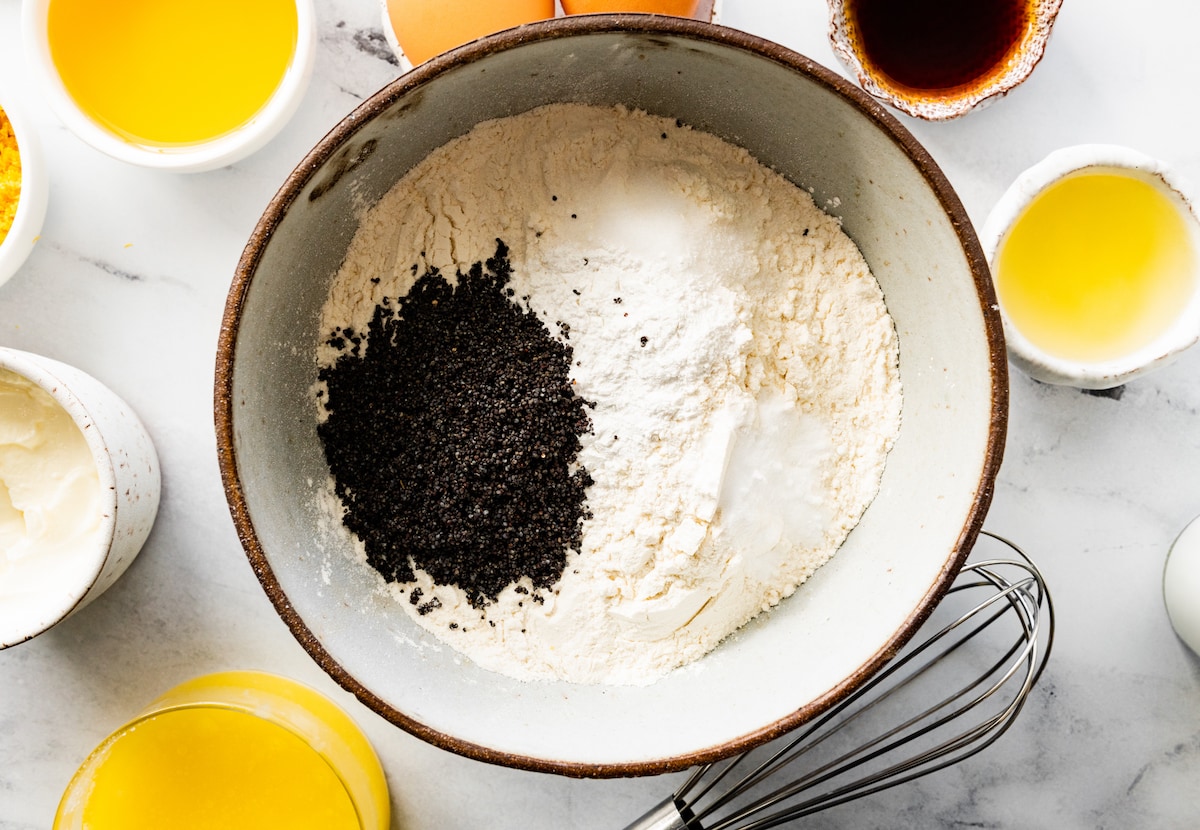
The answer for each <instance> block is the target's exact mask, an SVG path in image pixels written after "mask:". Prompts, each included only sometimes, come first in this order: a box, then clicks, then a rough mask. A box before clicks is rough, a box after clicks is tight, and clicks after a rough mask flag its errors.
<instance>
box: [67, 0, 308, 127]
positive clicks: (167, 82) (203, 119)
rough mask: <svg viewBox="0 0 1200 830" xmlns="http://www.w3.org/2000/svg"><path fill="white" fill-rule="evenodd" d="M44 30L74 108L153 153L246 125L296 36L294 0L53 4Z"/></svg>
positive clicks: (271, 88) (72, 0) (278, 76)
mask: <svg viewBox="0 0 1200 830" xmlns="http://www.w3.org/2000/svg"><path fill="white" fill-rule="evenodd" d="M47 25H48V32H49V40H50V54H51V57H52V58H53V60H54V64H55V66H56V67H57V68H58V72H59V75H60V77H61V78H62V81H63V84H64V85H65V86H66V88H67V92H69V93H70V95H71V97H72V98H74V99H75V102H76V103H77V104H78V105H79V107H80V108H81V109H82V110H83V111H84V112H86V113H88V114H89V115H90V116H91V117H92V118H93V119H94V120H95V121H97V122H99V123H100V124H102V125H104V126H105V127H107V128H108V129H109V130H111V131H112V132H114V133H116V134H117V135H119V136H121V137H123V138H125V139H127V140H130V141H134V142H137V143H142V144H150V145H155V146H175V145H187V144H195V143H198V142H203V141H208V140H210V139H213V138H216V137H219V136H221V135H224V134H226V133H229V132H231V131H233V130H235V129H237V128H238V127H240V126H242V125H243V124H245V123H246V122H247V121H249V120H250V119H251V118H253V117H254V115H255V114H256V113H258V111H259V110H260V109H262V108H263V106H264V105H265V104H266V103H267V101H268V99H270V97H271V95H272V94H273V93H274V92H275V89H276V88H277V87H278V86H279V83H280V81H281V80H282V79H283V76H284V73H285V72H286V71H287V68H288V65H289V63H290V62H291V59H292V55H293V53H294V52H295V50H296V41H297V30H298V21H297V15H296V5H295V0H51V2H50V8H49V18H48V23H47Z"/></svg>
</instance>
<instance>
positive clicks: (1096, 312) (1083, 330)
mask: <svg viewBox="0 0 1200 830" xmlns="http://www.w3.org/2000/svg"><path fill="white" fill-rule="evenodd" d="M993 265H994V270H995V275H994V276H995V280H996V292H997V294H998V295H999V298H1000V303H1001V305H1002V306H1003V308H1004V312H1005V314H1006V315H1007V316H1008V319H1009V321H1010V322H1011V324H1012V325H1013V326H1015V327H1016V328H1017V329H1018V330H1019V331H1020V332H1021V333H1022V334H1023V335H1024V336H1025V337H1026V338H1027V339H1028V340H1029V342H1031V343H1032V344H1033V345H1035V346H1037V347H1038V348H1040V349H1042V350H1043V351H1045V352H1046V353H1047V354H1050V355H1054V356H1057V357H1060V358H1064V359H1068V360H1074V361H1081V362H1087V363H1092V362H1100V361H1106V360H1113V359H1117V358H1120V357H1123V356H1125V355H1128V354H1131V353H1132V352H1134V351H1137V350H1138V349H1140V348H1143V347H1145V346H1147V345H1149V344H1150V343H1151V342H1152V341H1153V340H1154V339H1155V338H1156V337H1157V336H1159V335H1160V334H1162V333H1163V332H1164V331H1165V330H1166V329H1167V328H1168V327H1169V326H1170V325H1171V324H1172V323H1173V322H1174V321H1175V320H1176V319H1177V318H1178V316H1179V313H1180V311H1181V310H1182V309H1183V307H1184V305H1185V304H1186V303H1187V302H1188V301H1189V300H1190V299H1191V297H1192V294H1193V293H1194V291H1195V287H1196V251H1195V247H1194V244H1193V241H1192V234H1191V230H1190V228H1189V225H1188V221H1187V220H1186V219H1185V217H1184V216H1183V215H1182V214H1181V208H1180V207H1178V206H1177V205H1176V204H1175V203H1174V202H1172V201H1171V199H1169V198H1168V197H1167V196H1166V195H1165V194H1164V193H1163V192H1162V191H1160V190H1159V189H1158V188H1157V187H1155V186H1154V185H1153V184H1150V183H1149V182H1147V181H1144V180H1143V179H1140V178H1137V177H1135V176H1132V175H1127V174H1124V173H1122V172H1107V171H1106V172H1093V171H1087V172H1080V173H1075V174H1072V175H1069V176H1067V177H1065V178H1063V179H1061V180H1059V181H1057V182H1055V183H1054V184H1052V185H1050V186H1049V187H1047V188H1046V189H1045V190H1044V191H1042V193H1040V194H1039V195H1038V196H1037V197H1035V198H1034V200H1033V201H1032V202H1031V203H1030V204H1029V205H1028V206H1027V207H1026V208H1025V210H1024V211H1023V212H1022V213H1021V215H1020V216H1018V217H1017V220H1016V222H1015V223H1013V226H1012V228H1011V229H1010V230H1009V232H1008V234H1007V235H1006V236H1005V238H1004V240H1003V241H1002V242H1001V246H1000V249H999V252H998V254H997V256H996V258H995V262H994V263H993Z"/></svg>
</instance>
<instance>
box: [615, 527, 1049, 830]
mask: <svg viewBox="0 0 1200 830" xmlns="http://www.w3.org/2000/svg"><path fill="white" fill-rule="evenodd" d="M984 536H985V537H987V538H988V539H991V540H994V541H995V542H998V543H1000V544H1001V545H1004V546H1006V547H1007V548H1008V549H1009V553H1010V554H1012V556H1011V557H1010V558H989V559H981V560H979V561H974V562H968V563H967V564H966V565H964V566H963V567H962V569H961V570H960V572H959V575H958V577H957V578H956V580H955V582H954V583H953V584H952V586H951V587H950V589H949V591H948V592H947V595H946V598H945V599H943V601H942V603H941V605H940V606H939V609H938V612H943V611H944V612H946V613H954V611H953V610H952V609H951V607H950V606H952V605H954V604H959V603H960V601H965V598H967V597H971V598H973V597H974V596H976V595H979V594H980V592H985V593H984V594H983V596H982V598H980V599H977V600H975V601H974V602H973V604H970V605H969V606H967V607H966V608H965V610H961V611H959V612H958V613H957V616H955V617H953V618H952V619H951V620H950V621H949V622H946V623H944V624H942V625H941V627H940V628H937V629H936V630H934V631H933V633H931V634H928V635H927V636H924V637H918V638H915V639H914V640H913V641H912V642H910V643H909V644H908V645H907V646H905V648H904V649H902V650H901V651H900V652H899V653H898V654H897V656H895V657H894V658H893V659H892V660H891V661H890V662H889V663H888V664H887V665H886V666H885V667H884V668H883V669H881V670H880V671H878V672H877V673H876V674H875V675H874V676H873V677H871V678H870V679H869V680H868V681H867V682H866V683H864V684H863V685H862V686H860V687H859V688H858V689H856V690H855V691H854V692H853V693H851V694H850V695H848V696H847V697H846V698H845V699H843V700H842V701H840V702H839V703H837V704H835V705H834V706H832V707H831V708H830V709H829V710H828V711H826V712H824V713H823V714H821V715H820V716H818V717H817V718H815V719H813V721H811V722H810V723H808V724H806V725H804V726H802V727H801V728H799V729H798V730H796V731H795V732H793V733H792V734H791V735H789V736H785V737H783V738H780V739H779V740H778V741H776V742H775V743H773V744H768V745H767V746H765V747H760V748H759V749H757V750H752V751H751V752H747V753H745V754H743V755H740V756H737V757H735V758H732V759H729V760H726V761H719V762H715V763H713V764H709V765H707V766H704V767H700V768H698V769H697V770H695V771H693V773H692V775H691V776H690V777H689V778H688V779H687V780H686V781H685V782H684V783H683V784H682V785H681V786H680V787H679V789H678V790H676V792H675V794H674V795H673V796H672V797H671V798H669V799H667V800H666V801H664V802H663V803H662V804H660V805H658V807H656V808H655V810H652V811H651V812H650V813H648V814H647V815H646V816H645V817H643V819H641V820H639V821H638V822H635V823H634V824H632V825H630V826H629V827H628V828H627V830H769V828H773V827H778V826H780V825H782V824H785V823H787V822H790V821H794V820H796V819H798V818H801V817H803V816H807V815H811V814H812V813H816V812H819V811H821V810H826V809H829V808H831V807H835V806H838V805H841V804H845V803H847V802H850V801H853V800H855V799H858V798H862V797H864V796H867V795H872V794H875V793H878V792H881V791H883V790H886V789H889V788H891V787H895V786H897V785H899V784H903V783H906V782H908V781H912V780H915V779H917V778H920V777H922V776H925V775H928V774H930V773H932V772H935V771H937V770H940V769H944V768H946V767H948V766H951V765H953V764H956V763H959V762H960V761H963V760H965V759H967V758H969V757H971V756H973V755H975V754H976V753H978V752H981V751H982V750H984V749H986V748H987V747H988V746H990V745H991V744H993V743H994V742H995V741H996V740H997V739H999V737H1000V736H1001V735H1003V734H1004V733H1005V732H1006V731H1007V730H1008V729H1009V727H1011V726H1012V724H1013V722H1014V720H1015V719H1016V717H1017V715H1018V714H1019V713H1020V711H1021V708H1022V707H1023V706H1024V704H1025V701H1026V700H1027V698H1028V696H1029V693H1030V691H1031V690H1032V689H1033V687H1034V685H1035V684H1036V683H1037V681H1038V678H1039V677H1040V676H1041V673H1042V670H1043V669H1044V667H1045V664H1046V660H1047V659H1048V657H1049V654H1050V647H1051V644H1052V643H1053V639H1054V610H1053V603H1052V601H1051V598H1050V593H1049V591H1048V590H1047V588H1046V582H1045V579H1044V578H1043V577H1042V574H1041V572H1040V571H1039V570H1038V569H1037V567H1036V566H1035V565H1034V564H1033V562H1032V561H1031V560H1030V559H1029V557H1028V556H1027V555H1026V554H1025V553H1024V551H1022V550H1021V549H1020V548H1019V547H1017V546H1016V545H1015V544H1013V543H1012V542H1011V541H1009V540H1008V539H1005V538H1003V537H1000V536H997V535H995V534H992V533H989V532H987V531H984ZM935 616H940V617H944V614H941V613H939V614H935ZM931 627H932V620H931V621H927V622H926V624H925V628H923V629H922V631H924V630H925V629H929V628H931ZM1001 628H1003V629H1004V632H1006V635H1005V634H1004V633H1002V632H1000V629H1001ZM1014 629H1015V630H1014ZM997 640H998V643H997ZM967 646H971V647H970V648H967ZM989 653H998V656H996V657H994V658H992V659H990V660H988V659H986V655H987V654H989ZM981 657H982V658H984V662H985V665H983V667H982V668H980V667H979V663H980V658H981ZM964 663H965V664H966V668H963V667H962V665H961V664H964ZM954 669H957V670H958V672H959V674H958V676H959V677H962V676H964V674H965V678H966V679H965V680H961V679H960V680H959V681H958V682H956V683H948V681H947V680H946V679H944V676H945V675H947V674H949V673H951V672H952V671H953V670H954ZM951 676H953V675H951ZM947 686H949V688H950V689H951V690H950V691H949V692H946V691H945V688H947ZM930 699H932V700H934V702H933V703H928V702H927V701H929V700H930ZM885 703H886V704H888V706H884V704H885ZM905 707H907V709H906V708H905ZM913 709H915V713H914V714H911V715H909V716H907V717H899V716H898V714H899V713H900V712H902V711H911V710H913ZM871 717H875V718H876V719H890V718H894V719H895V722H894V724H893V725H891V726H886V725H883V726H881V725H878V724H874V723H872V722H871V720H870V719H871ZM956 726H957V728H956ZM855 730H860V731H863V732H864V733H865V734H866V735H867V737H866V738H865V739H862V738H860V739H858V740H857V742H855V740H854V739H853V735H851V736H850V738H849V748H848V749H843V750H841V751H838V750H837V749H836V748H833V746H832V745H833V744H835V743H837V742H835V741H832V740H831V739H832V738H833V737H834V736H838V735H842V734H843V733H847V732H850V733H852V732H854V731H855ZM844 743H845V742H844ZM821 752H827V753H832V754H833V757H831V758H828V759H825V758H824V757H823V756H821V755H820V753H821ZM813 756H817V757H813ZM801 761H808V762H809V764H810V765H809V766H808V767H807V768H806V769H805V770H804V771H803V772H800V773H798V774H797V773H795V769H796V767H797V766H798V765H799V764H800V762H801ZM785 770H786V771H790V772H791V773H792V775H791V776H790V777H788V776H785V774H784V773H785ZM783 778H786V780H784V783H783V784H782V785H779V786H776V787H775V788H774V789H773V790H771V791H770V792H762V791H763V790H765V789H767V788H769V787H770V786H771V784H770V782H772V781H774V780H776V779H783Z"/></svg>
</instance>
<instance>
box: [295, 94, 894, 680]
mask: <svg viewBox="0 0 1200 830" xmlns="http://www.w3.org/2000/svg"><path fill="white" fill-rule="evenodd" d="M497 239H502V240H503V241H504V242H505V243H506V244H507V245H508V246H509V249H510V260H511V262H512V266H513V271H514V273H513V277H512V281H511V283H510V285H511V287H512V288H514V289H515V292H516V297H517V298H525V297H527V298H528V299H527V302H528V304H529V306H530V307H531V308H533V309H535V310H536V311H537V312H538V313H539V315H540V316H541V317H542V318H543V320H544V321H545V323H546V326H547V329H548V330H549V331H551V332H552V333H553V334H554V336H556V337H563V336H564V334H563V332H562V329H561V327H560V326H559V325H558V324H559V323H560V322H562V323H567V324H568V325H569V334H567V335H566V336H567V337H568V340H567V342H568V344H569V345H570V346H571V347H572V348H573V349H574V360H575V365H574V366H573V367H572V370H571V377H572V380H573V381H574V383H575V385H576V386H575V388H576V390H577V392H578V394H579V395H580V396H582V397H583V398H585V399H586V400H588V401H593V402H595V404H596V405H595V408H594V409H590V410H589V414H590V415H591V418H592V422H593V428H594V429H593V432H592V433H591V434H589V435H585V436H583V449H582V451H581V452H580V454H579V457H578V463H579V464H580V465H582V466H583V467H585V468H586V469H587V470H588V472H589V473H590V474H591V476H592V478H593V480H594V482H595V483H594V484H593V485H592V486H591V487H589V489H588V491H587V506H588V508H589V509H590V510H591V512H592V514H593V518H591V519H590V520H587V521H586V522H585V524H584V527H583V542H582V550H581V551H580V552H578V553H572V554H570V556H569V559H568V564H567V568H566V570H565V572H564V574H563V577H562V580H561V581H560V582H559V583H558V584H557V585H555V586H554V587H553V589H552V590H551V591H549V592H541V593H542V599H543V601H541V602H535V601H531V593H530V589H531V588H532V586H531V584H529V583H528V581H527V580H526V581H525V584H523V585H522V584H518V585H512V586H510V587H509V588H507V589H505V590H504V591H503V592H502V593H501V595H500V597H499V598H498V599H497V600H496V602H494V603H493V604H491V605H489V606H487V607H486V608H483V609H477V608H473V607H472V606H471V605H470V603H469V602H468V601H467V597H466V596H465V594H464V593H463V592H462V591H460V590H459V589H457V588H456V587H454V586H445V585H435V584H433V582H432V581H431V580H430V579H429V578H428V576H427V575H425V574H423V573H422V572H419V571H418V574H417V580H416V582H414V583H408V584H403V585H392V586H389V587H388V590H391V591H392V592H394V594H395V596H396V598H397V601H398V602H400V603H401V604H402V605H403V606H404V608H405V609H407V610H408V612H409V613H410V614H411V615H412V617H413V619H414V620H415V621H416V622H417V623H418V624H419V625H421V626H423V627H425V628H426V629H428V630H429V631H431V632H433V633H434V634H435V635H436V636H438V637H439V638H441V639H443V640H444V641H445V642H447V643H449V644H450V645H452V646H453V647H454V648H456V649H458V650H459V651H461V652H462V653H463V654H465V655H467V656H468V657H470V658H471V659H472V660H473V661H475V662H476V663H477V664H479V665H481V666H483V667H485V668H487V669H491V670H494V671H497V672H501V673H503V674H505V675H509V676H511V677H515V678H520V679H538V678H547V679H549V678H555V679H562V680H567V681H573V682H579V683H614V684H644V683H650V682H652V681H654V680H655V679H657V678H659V677H661V676H662V675H663V674H665V673H666V672H668V671H670V670H671V669H673V668H675V667H678V666H680V665H682V664H685V663H687V662H689V661H691V660H694V659H696V658H698V657H700V656H701V655H703V654H704V653H706V652H707V651H709V650H710V649H712V648H713V647H715V646H716V645H717V644H718V643H719V642H720V641H721V640H722V639H723V638H724V637H726V636H727V635H728V634H730V633H731V632H732V631H734V630H736V629H737V628H738V627H739V626H741V625H742V624H744V623H745V622H746V621H747V620H749V619H751V618H752V617H754V616H755V615H757V614H758V613H760V612H762V611H764V610H766V609H768V608H770V607H771V606H772V605H774V604H775V603H777V602H779V601H780V600H781V599H782V598H784V597H786V596H788V595H790V594H791V593H793V592H794V591H795V590H796V587H797V586H798V585H800V584H801V583H802V582H804V580H805V579H807V578H808V577H809V575H811V574H812V573H813V571H814V570H816V569H817V568H818V567H819V566H820V565H821V564H823V563H824V562H825V561H827V560H828V559H829V557H830V556H831V555H832V554H833V553H834V552H835V551H836V550H837V548H838V546H839V545H840V544H841V543H842V541H843V540H844V539H845V538H846V535H847V534H848V533H849V532H850V530H851V529H852V528H853V527H854V525H855V524H856V523H857V521H858V519H859V517H860V516H861V514H862V512H863V510H864V509H865V508H866V506H867V505H868V504H869V503H870V501H871V499H872V498H873V497H874V495H875V493H876V491H877V490H878V486H879V480H880V476H881V474H882V471H883V465H884V461H885V458H886V455H887V452H888V450H889V449H890V447H891V445H892V442H893V440H894V438H895V436H896V434H897V432H898V429H899V422H900V403H901V392H900V383H899V376H898V369H897V344H896V336H895V331H894V327H893V325H892V321H891V318H890V317H889V316H888V313H887V310H886V308H885V306H884V302H883V296H882V293H881V292H880V289H879V286H878V284H877V283H876V281H875V279H874V278H873V277H872V276H871V274H870V272H869V271H868V268H867V265H866V263H865V262H864V260H863V258H862V256H861V254H860V253H859V251H858V249H857V248H856V247H855V246H854V244H853V243H852V242H851V241H850V239H849V238H848V237H846V235H845V234H844V233H843V232H842V231H841V228H840V226H839V224H838V222H837V220H835V219H833V218H831V217H830V216H828V215H826V214H825V213H823V212H822V211H821V210H820V209H819V208H817V207H816V205H814V204H813V201H812V199H811V197H810V196H809V195H808V194H807V193H806V192H804V191H803V190H801V189H800V188H798V187H796V186H794V185H793V184H791V183H789V182H788V181H786V180H785V179H783V178H782V177H781V176H779V175H777V174H775V173H773V172H772V171H771V170H769V169H767V168H766V167H764V166H763V165H761V164H759V163H758V162H757V161H755V160H754V159H753V158H752V157H751V156H750V155H749V154H748V153H747V152H746V151H745V150H742V149H740V148H737V147H734V146H732V145H730V144H728V143H726V142H724V141H722V140H720V139H718V138H716V137H714V136H711V135H708V134H705V133H702V132H698V131H695V130H692V129H690V128H688V127H686V126H679V125H678V124H677V122H675V121H673V120H669V119H663V118H658V117H653V116H649V115H647V114H645V113H640V112H630V111H627V110H624V109H621V108H597V107H589V106H584V105H553V106H549V107H544V108H541V109H538V110H534V111H532V112H529V113H526V114H523V115H520V116H516V117H513V118H507V119H501V120H497V121H491V122H486V123H483V124H480V125H478V126H477V127H476V128H475V129H473V130H472V131H471V132H470V133H468V134H467V135H465V136H462V137H461V138H458V139H456V140H454V141H451V142H450V143H448V144H447V145H445V146H443V147H441V148H440V149H438V150H437V151H435V152H434V153H432V154H431V155H430V156H429V157H428V158H427V159H425V160H424V161H423V162H422V163H421V164H420V165H418V166H417V167H416V168H414V169H413V170H412V171H410V173H409V174H408V175H407V176H405V178H404V179H403V180H402V181H400V182H399V183H398V184H397V185H396V186H395V188H394V189H393V190H391V191H390V192H389V193H388V194H387V195H386V196H385V197H384V198H383V199H382V200H381V201H380V202H379V203H378V204H377V205H375V206H374V207H373V208H371V209H370V210H369V211H367V212H366V214H365V215H364V217H363V219H362V224H361V227H360V229H359V231H358V233H357V235H356V237H355V239H354V240H353V243H352V245H351V247H350V250H349V254H348V256H347V259H346V262H345V263H344V265H343V267H342V268H341V270H340V272H339V274H338V276H337V278H336V281H335V283H334V285H333V287H332V290H331V293H330V297H329V300H328V302H327V304H326V306H325V308H324V313H323V320H322V328H323V331H325V332H333V331H334V330H335V329H338V328H344V327H352V328H353V329H354V330H356V331H358V332H363V331H366V330H367V323H368V322H369V320H370V318H371V316H372V314H373V313H374V310H375V307H376V305H377V304H378V303H379V301H380V300H382V299H383V298H384V297H398V296H402V295H404V294H406V293H407V292H408V290H409V288H410V287H411V286H412V283H413V281H414V280H415V278H416V273H415V272H414V268H413V266H414V265H416V266H417V268H416V269H415V270H416V271H417V272H424V271H425V270H426V268H428V267H437V268H439V269H441V271H442V273H443V274H451V275H452V274H454V273H455V271H456V270H457V269H461V270H464V271H465V270H466V269H467V268H469V266H470V265H471V264H472V263H474V262H477V261H480V260H484V259H486V258H487V257H489V256H491V255H492V253H493V252H494V251H495V247H496V240H497ZM373 279H376V280H378V282H372V280H373ZM323 339H324V338H323ZM366 348H368V349H369V348H370V344H369V343H367V344H366ZM338 355H339V352H337V351H335V350H334V349H333V348H331V347H329V346H327V345H321V346H319V347H318V355H317V357H318V361H319V363H320V364H321V365H322V366H325V365H330V364H331V363H332V362H333V361H334V360H336V358H337V357H338ZM381 579H382V578H381ZM414 587H420V588H421V591H422V596H423V602H427V601H428V600H429V599H430V598H432V597H436V598H437V599H438V602H439V603H440V607H439V608H436V609H434V610H432V611H429V612H428V613H424V614H421V613H418V612H417V609H416V608H415V607H414V606H413V605H412V604H411V603H410V602H409V595H410V594H411V592H412V589H413V588H414ZM426 608H428V606H426Z"/></svg>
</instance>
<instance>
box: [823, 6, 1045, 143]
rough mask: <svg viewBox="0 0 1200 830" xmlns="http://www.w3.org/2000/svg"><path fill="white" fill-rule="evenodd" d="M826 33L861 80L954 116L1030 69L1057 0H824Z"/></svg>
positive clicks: (910, 109)
mask: <svg viewBox="0 0 1200 830" xmlns="http://www.w3.org/2000/svg"><path fill="white" fill-rule="evenodd" d="M829 2H830V10H831V27H830V39H831V41H832V45H833V48H834V51H835V52H836V53H837V55H838V57H839V58H840V59H841V60H842V61H843V63H845V64H846V66H847V67H849V68H850V69H851V70H852V71H854V72H855V73H856V74H857V75H858V81H859V83H861V84H862V85H863V88H864V89H866V90H867V91H868V92H870V93H871V94H872V95H875V96H876V97H878V98H881V99H883V100H884V101H886V102H887V103H890V104H892V105H893V106H895V107H897V108H898V109H900V110H903V111H904V112H907V113H908V114H910V115H915V116H917V117H919V118H926V119H929V120H945V119H949V118H956V117H958V116H960V115H964V114H965V113H967V112H970V111H971V110H972V109H975V108H976V107H978V106H980V105H982V104H984V103H985V102H990V101H991V100H993V99H995V98H996V97H998V96H1001V95H1004V94H1005V93H1007V92H1009V91H1010V90H1011V89H1012V88H1013V87H1015V86H1017V85H1018V84H1020V83H1021V82H1022V81H1024V80H1025V78H1026V77H1028V76H1029V74H1030V73H1031V72H1032V71H1033V68H1034V66H1035V65H1036V64H1037V63H1038V61H1039V60H1040V59H1041V57H1042V54H1043V53H1044V51H1045V48H1046V41H1047V39H1048V38H1049V36H1050V29H1051V27H1052V26H1053V23H1054V19H1055V17H1056V16H1057V14H1058V10H1059V7H1060V6H1061V4H1062V0H970V2H962V0H829Z"/></svg>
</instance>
